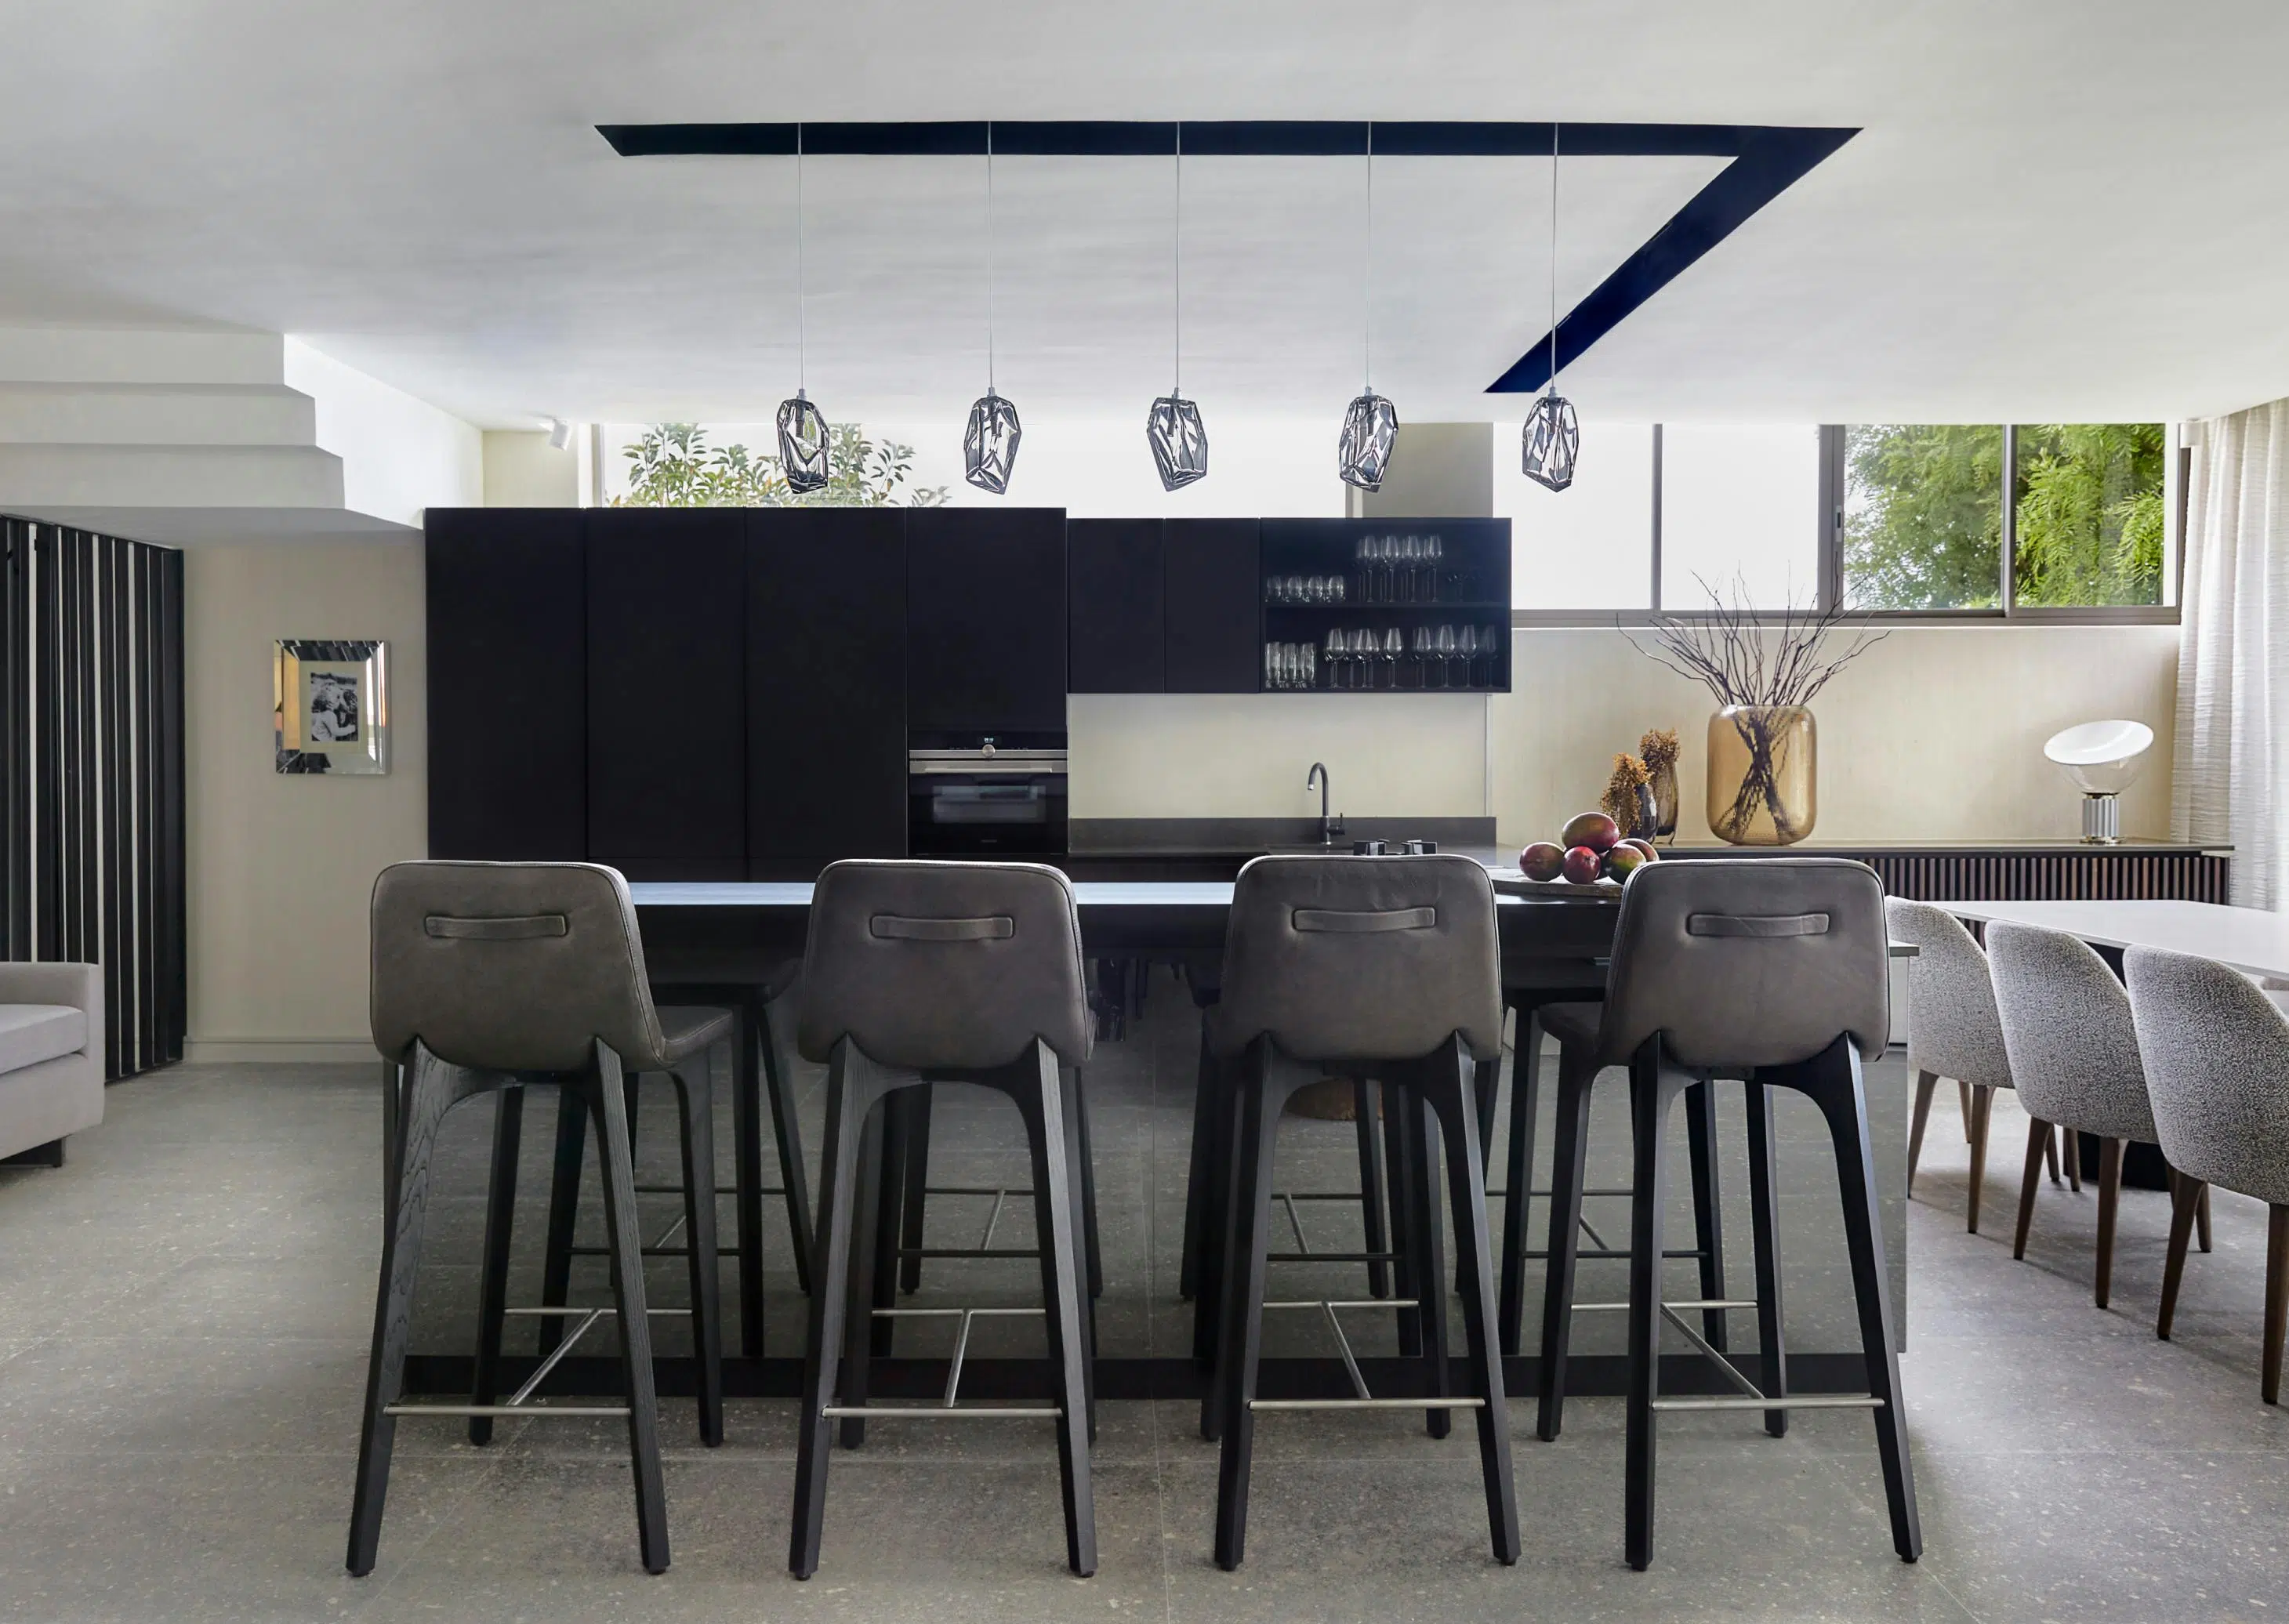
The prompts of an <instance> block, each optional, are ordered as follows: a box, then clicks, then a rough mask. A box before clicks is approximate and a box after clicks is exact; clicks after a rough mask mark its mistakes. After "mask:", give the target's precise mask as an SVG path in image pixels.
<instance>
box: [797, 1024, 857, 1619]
mask: <svg viewBox="0 0 2289 1624" xmlns="http://www.w3.org/2000/svg"><path fill="white" fill-rule="evenodd" d="M869 1071H870V1068H868V1067H867V1065H866V1063H865V1060H864V1059H863V1058H862V1057H861V1056H859V1055H858V1054H857V1050H856V1049H855V1048H854V1047H852V1046H851V1045H850V1044H849V1042H848V1041H847V1040H846V1041H844V1042H843V1043H842V1044H841V1045H840V1046H838V1047H837V1049H836V1052H835V1055H834V1059H833V1064H832V1068H831V1070H830V1071H829V1072H828V1075H827V1082H826V1145H825V1156H824V1157H823V1158H822V1159H821V1160H820V1163H819V1174H818V1200H819V1207H818V1225H819V1227H818V1231H817V1236H818V1252H817V1253H816V1254H814V1255H815V1261H816V1262H817V1263H818V1272H817V1273H816V1274H815V1275H814V1276H813V1277H812V1281H811V1293H810V1336H809V1349H808V1357H806V1358H805V1359H804V1360H803V1371H802V1419H801V1425H800V1429H799V1430H798V1431H797V1433H796V1439H795V1469H794V1513H793V1516H792V1517H791V1519H790V1527H789V1531H788V1536H787V1571H788V1572H791V1573H793V1574H794V1576H795V1577H796V1578H797V1579H809V1578H810V1576H811V1575H812V1574H813V1573H815V1572H818V1544H819V1533H820V1530H821V1529H822V1528H823V1527H824V1525H825V1516H826V1467H827V1461H828V1458H829V1455H830V1453H831V1451H830V1450H829V1447H828V1444H829V1440H830V1438H831V1437H832V1436H833V1426H834V1422H833V1418H832V1417H830V1416H829V1415H827V1413H826V1409H827V1406H828V1405H831V1404H832V1403H833V1401H834V1398H835V1397H836V1382H835V1376H836V1373H837V1371H838V1369H839V1368H840V1366H841V1363H842V1348H843V1343H844V1341H845V1340H846V1339H845V1335H844V1333H845V1330H846V1328H847V1327H846V1325H845V1321H846V1318H847V1316H848V1314H849V1275H850V1258H851V1254H852V1252H853V1250H854V1246H853V1241H854V1236H853V1234H852V1231H853V1230H855V1229H857V1216H858V1214H859V1211H860V1207H859V1199H858V1198H859V1196H860V1194H861V1193H862V1192H860V1191H859V1190H858V1189H857V1185H858V1182H859V1180H858V1168H859V1165H860V1158H861V1157H862V1155H863V1154H864V1152H865V1143H864V1142H865V1136H866V1135H865V1122H866V1118H867V1115H868V1112H867V1107H868V1106H869V1105H870V1104H871V1103H873V1090H872V1087H871V1086H870V1083H871V1079H870V1077H869V1075H868V1073H869Z"/></svg>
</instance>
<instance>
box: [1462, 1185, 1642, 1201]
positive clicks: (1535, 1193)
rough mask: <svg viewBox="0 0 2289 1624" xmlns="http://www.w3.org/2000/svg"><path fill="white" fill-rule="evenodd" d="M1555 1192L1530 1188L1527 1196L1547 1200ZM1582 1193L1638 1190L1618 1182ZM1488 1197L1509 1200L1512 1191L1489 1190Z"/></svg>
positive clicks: (1631, 1192) (1614, 1193) (1616, 1193)
mask: <svg viewBox="0 0 2289 1624" xmlns="http://www.w3.org/2000/svg"><path fill="white" fill-rule="evenodd" d="M1554 1193H1555V1192H1554V1191H1551V1190H1527V1192H1526V1196H1527V1200H1529V1201H1532V1200H1536V1199H1545V1200H1546V1199H1547V1198H1549V1197H1550V1196H1551V1195H1552V1194H1554ZM1582 1193H1583V1195H1585V1196H1633V1195H1635V1194H1637V1193H1638V1192H1637V1191H1636V1190H1631V1188H1630V1187H1629V1186H1628V1185H1626V1184H1617V1185H1605V1186H1600V1187H1599V1188H1598V1189H1595V1190H1583V1192H1582ZM1509 1199H1510V1191H1509V1190H1507V1189H1503V1190H1488V1191H1487V1200H1489V1201H1507V1200H1509Z"/></svg>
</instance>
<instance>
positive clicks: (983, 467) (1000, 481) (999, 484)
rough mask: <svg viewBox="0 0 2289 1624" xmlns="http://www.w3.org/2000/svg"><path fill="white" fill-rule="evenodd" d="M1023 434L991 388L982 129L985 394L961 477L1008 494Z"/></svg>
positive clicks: (968, 437) (989, 154)
mask: <svg viewBox="0 0 2289 1624" xmlns="http://www.w3.org/2000/svg"><path fill="white" fill-rule="evenodd" d="M1024 434H1025V430H1024V428H1023V427H1022V426H1020V425H1019V423H1018V421H1017V407H1015V406H1013V405H1011V404H1010V403H1009V402H1008V401H1005V400H1003V399H1002V398H1001V395H1000V394H997V393H996V392H995V391H994V388H993V123H991V121H989V122H988V123H986V126H985V394H983V395H981V396H980V397H979V398H978V400H977V403H976V404H975V405H973V406H971V407H970V409H969V429H968V430H967V431H966V432H965V433H964V434H962V436H961V477H962V478H964V479H966V480H968V481H969V482H970V483H971V484H973V485H975V486H977V488H978V489H979V490H990V491H992V492H993V494H994V495H995V496H997V497H998V496H1002V495H1004V494H1006V493H1007V492H1008V491H1009V475H1010V474H1012V473H1013V472H1014V471H1015V470H1016V468H1017V442H1018V441H1019V440H1020V439H1022V438H1023V437H1024Z"/></svg>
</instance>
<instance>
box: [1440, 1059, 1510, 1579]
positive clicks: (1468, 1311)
mask: <svg viewBox="0 0 2289 1624" xmlns="http://www.w3.org/2000/svg"><path fill="white" fill-rule="evenodd" d="M1434 1064H1435V1066H1436V1069H1437V1072H1438V1073H1439V1075H1434V1076H1432V1077H1431V1078H1429V1079H1428V1080H1427V1083H1426V1087H1425V1095H1426V1097H1427V1098H1428V1099H1430V1100H1431V1102H1432V1111H1433V1112H1434V1114H1435V1115H1436V1116H1437V1118H1438V1120H1439V1123H1440V1131H1441V1136H1442V1137H1443V1138H1444V1139H1445V1140H1446V1143H1447V1190H1448V1203H1449V1206H1450V1207H1451V1210H1452V1213H1453V1216H1454V1222H1455V1257H1456V1262H1457V1263H1458V1264H1459V1265H1460V1267H1461V1272H1462V1275H1463V1329H1464V1337H1465V1338H1466V1339H1467V1341H1468V1344H1469V1348H1470V1370H1471V1392H1470V1396H1471V1397H1475V1398H1481V1399H1484V1400H1485V1401H1486V1402H1485V1403H1484V1404H1483V1405H1480V1406H1479V1410H1478V1412H1477V1415H1478V1425H1479V1472H1480V1475H1481V1476H1482V1477H1484V1479H1485V1482H1486V1493H1487V1533H1488V1536H1489V1538H1490V1539H1491V1540H1492V1542H1493V1545H1494V1553H1495V1561H1497V1562H1500V1563H1503V1564H1505V1565H1507V1564H1513V1563H1515V1562H1517V1560H1518V1556H1519V1540H1518V1490H1517V1485H1516V1483H1515V1481H1514V1480H1513V1478H1512V1477H1511V1454H1510V1405H1509V1403H1508V1401H1507V1399H1506V1398H1505V1397H1504V1395H1503V1370H1502V1355H1501V1352H1500V1350H1499V1349H1497V1348H1496V1347H1495V1339H1494V1310H1495V1275H1494V1253H1493V1244H1492V1240H1491V1238H1490V1237H1489V1235H1488V1233H1487V1178H1486V1166H1485V1163H1484V1161H1483V1159H1482V1158H1480V1156H1479V1138H1478V1137H1477V1135H1476V1134H1475V1132H1474V1130H1475V1128H1476V1127H1477V1126H1478V1125H1477V1124H1476V1123H1474V1122H1473V1121H1472V1119H1471V1116H1470V1112H1469V1105H1470V1103H1471V1102H1470V1095H1469V1087H1468V1079H1469V1073H1470V1069H1471V1063H1470V1057H1469V1055H1468V1054H1467V1052H1466V1051H1465V1050H1464V1047H1463V1042H1462V1039H1459V1038H1457V1039H1454V1040H1453V1043H1452V1045H1451V1050H1450V1054H1449V1055H1440V1057H1439V1058H1438V1060H1437V1061H1436V1062H1435V1063H1434ZM1450 1068H1451V1070H1450ZM1441 1084H1443V1085H1444V1087H1441V1086H1440V1085H1441Z"/></svg>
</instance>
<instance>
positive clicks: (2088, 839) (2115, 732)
mask: <svg viewBox="0 0 2289 1624" xmlns="http://www.w3.org/2000/svg"><path fill="white" fill-rule="evenodd" d="M2153 743H2154V729H2153V728H2149V727H2148V726H2147V725H2146V724H2145V723H2144V722H2142V721H2086V722H2084V723H2083V724H2082V725H2081V726H2079V727H2074V728H2068V729H2067V730H2066V731H2065V732H2063V733H2054V734H2053V735H2052V736H2051V737H2050V741H2049V742H2048V743H2047V744H2045V745H2044V746H2043V753H2044V755H2046V756H2047V757H2048V758H2050V760H2054V761H2055V762H2057V763H2058V764H2059V768H2060V770H2061V771H2062V772H2064V773H2065V774H2066V776H2068V777H2069V778H2070V779H2071V780H2072V781H2073V783H2074V786H2075V787H2076V788H2077V789H2078V790H2080V791H2081V792H2082V838H2083V841H2084V843H2085V844H2086V845H2090V846H2115V845H2118V844H2120V843H2121V840H2122V808H2121V805H2120V803H2119V802H2118V800H2116V799H2115V798H2116V797H2117V796H2118V795H2120V794H2121V793H2122V792H2123V791H2125V790H2126V789H2128V788H2129V787H2130V786H2131V785H2132V784H2133V783H2135V782H2136V781H2137V778H2138V774H2139V770H2140V768H2142V767H2143V766H2144V765H2145V760H2144V757H2145V754H2146V752H2147V750H2148V749H2149V747H2150V746H2151V745H2152V744H2153Z"/></svg>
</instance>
